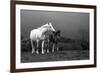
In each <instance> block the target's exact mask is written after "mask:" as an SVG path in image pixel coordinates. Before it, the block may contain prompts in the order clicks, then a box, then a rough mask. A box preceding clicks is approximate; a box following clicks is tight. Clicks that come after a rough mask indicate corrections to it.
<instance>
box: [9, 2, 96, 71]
mask: <svg viewBox="0 0 100 73" xmlns="http://www.w3.org/2000/svg"><path fill="white" fill-rule="evenodd" d="M11 17H12V19H11V21H12V22H11V37H12V38H11V71H12V72H14V71H15V72H23V71H24V72H25V71H41V70H54V69H55V70H56V69H71V68H85V67H95V66H96V6H92V5H77V4H60V3H43V2H24V1H22V2H20V1H17V2H14V3H12V13H11Z"/></svg>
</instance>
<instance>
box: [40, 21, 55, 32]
mask: <svg viewBox="0 0 100 73" xmlns="http://www.w3.org/2000/svg"><path fill="white" fill-rule="evenodd" d="M41 27H42V28H43V29H47V31H55V29H54V27H53V26H52V24H51V23H50V22H49V23H47V24H45V25H43V26H41Z"/></svg>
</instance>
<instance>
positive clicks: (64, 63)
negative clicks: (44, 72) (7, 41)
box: [15, 4, 94, 69]
mask: <svg viewBox="0 0 100 73" xmlns="http://www.w3.org/2000/svg"><path fill="white" fill-rule="evenodd" d="M21 9H26V10H44V11H58V12H59V11H62V12H84V13H90V24H89V25H90V28H89V29H90V30H89V31H90V60H80V61H76V60H75V61H59V62H58V61H56V62H37V63H20V60H21V58H20V57H21V56H20V55H21V54H20V35H21V33H20V10H21ZM15 16H16V20H15V21H16V22H15V23H16V40H15V41H16V46H15V48H16V50H15V51H16V59H15V61H16V69H23V68H41V67H42V68H43V67H55V66H56V67H57V66H75V65H88V64H94V10H93V9H86V8H71V7H52V6H39V5H38V6H36V5H20V4H17V5H16V13H15Z"/></svg>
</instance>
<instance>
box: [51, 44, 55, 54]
mask: <svg viewBox="0 0 100 73" xmlns="http://www.w3.org/2000/svg"><path fill="white" fill-rule="evenodd" d="M54 49H55V44H54V43H53V48H52V52H54Z"/></svg>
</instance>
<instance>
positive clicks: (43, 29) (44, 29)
mask: <svg viewBox="0 0 100 73" xmlns="http://www.w3.org/2000/svg"><path fill="white" fill-rule="evenodd" d="M47 30H48V29H46V28H40V31H41V32H42V33H45V32H46V31H47Z"/></svg>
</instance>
